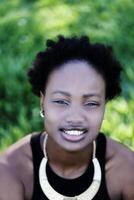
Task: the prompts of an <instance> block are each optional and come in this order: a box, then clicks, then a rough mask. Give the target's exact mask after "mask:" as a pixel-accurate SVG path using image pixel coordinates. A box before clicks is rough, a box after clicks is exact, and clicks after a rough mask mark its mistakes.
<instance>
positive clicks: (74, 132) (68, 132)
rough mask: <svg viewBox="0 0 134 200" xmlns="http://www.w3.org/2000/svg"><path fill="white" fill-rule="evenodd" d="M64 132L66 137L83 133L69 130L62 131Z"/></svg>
mask: <svg viewBox="0 0 134 200" xmlns="http://www.w3.org/2000/svg"><path fill="white" fill-rule="evenodd" d="M64 132H65V133H66V134H68V135H74V136H79V135H82V134H83V133H84V131H77V130H71V131H66V130H64Z"/></svg>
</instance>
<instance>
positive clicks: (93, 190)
mask: <svg viewBox="0 0 134 200" xmlns="http://www.w3.org/2000/svg"><path fill="white" fill-rule="evenodd" d="M46 141H47V136H46V137H45V141H44V144H45V145H44V146H45V152H44V158H43V159H42V161H41V164H40V167H39V182H40V186H41V189H42V191H43V193H44V194H45V195H46V196H47V198H48V199H49V200H92V199H93V198H94V196H95V195H96V194H97V192H98V190H99V188H100V184H101V176H102V175H101V168H100V164H99V162H98V160H97V158H96V156H95V155H96V142H95V141H94V142H93V159H92V162H93V165H94V176H93V181H92V183H91V185H90V186H89V187H88V188H87V189H86V190H85V191H84V192H83V193H81V194H79V195H77V196H74V197H69V196H64V195H62V194H60V193H58V192H57V191H55V190H54V189H53V187H52V186H51V185H50V183H49V182H48V178H47V175H46V164H47V161H48V159H47V155H46Z"/></svg>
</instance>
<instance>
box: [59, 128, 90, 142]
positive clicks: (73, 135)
mask: <svg viewBox="0 0 134 200" xmlns="http://www.w3.org/2000/svg"><path fill="white" fill-rule="evenodd" d="M60 131H61V133H62V137H63V138H64V139H65V140H67V141H70V142H78V141H80V140H82V139H83V138H84V137H85V133H86V132H87V129H60Z"/></svg>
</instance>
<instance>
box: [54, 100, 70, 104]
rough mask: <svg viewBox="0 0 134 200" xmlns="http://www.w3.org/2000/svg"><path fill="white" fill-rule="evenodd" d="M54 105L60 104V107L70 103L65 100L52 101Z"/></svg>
mask: <svg viewBox="0 0 134 200" xmlns="http://www.w3.org/2000/svg"><path fill="white" fill-rule="evenodd" d="M52 102H53V103H56V104H60V105H68V104H69V103H68V102H66V101H64V100H55V101H52Z"/></svg>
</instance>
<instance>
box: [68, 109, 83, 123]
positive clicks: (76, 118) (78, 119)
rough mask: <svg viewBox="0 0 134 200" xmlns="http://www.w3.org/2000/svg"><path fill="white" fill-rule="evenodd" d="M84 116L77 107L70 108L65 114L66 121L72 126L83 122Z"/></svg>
mask: <svg viewBox="0 0 134 200" xmlns="http://www.w3.org/2000/svg"><path fill="white" fill-rule="evenodd" d="M84 121H85V116H84V114H83V113H82V111H81V110H80V109H78V108H74V109H70V111H69V112H68V114H67V116H66V122H67V123H68V124H72V125H74V126H80V125H82V124H83V123H84Z"/></svg>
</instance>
